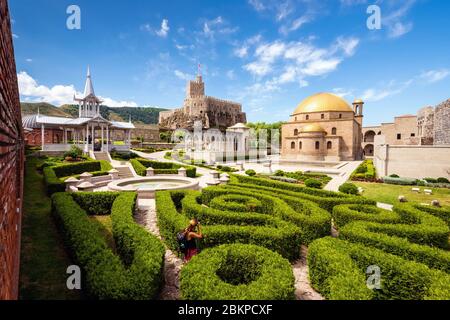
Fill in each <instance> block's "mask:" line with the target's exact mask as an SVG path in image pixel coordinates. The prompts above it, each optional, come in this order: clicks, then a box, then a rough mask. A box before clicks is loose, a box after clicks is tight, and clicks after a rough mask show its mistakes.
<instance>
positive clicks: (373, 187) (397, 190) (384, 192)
mask: <svg viewBox="0 0 450 320" xmlns="http://www.w3.org/2000/svg"><path fill="white" fill-rule="evenodd" d="M353 183H354V184H355V185H357V186H358V187H362V188H363V189H364V193H363V196H364V197H366V198H369V199H372V200H375V201H378V202H383V203H388V204H395V203H398V196H400V195H402V196H405V197H406V199H407V200H408V201H409V202H415V203H425V204H431V201H433V200H438V201H439V202H440V203H441V205H444V206H450V189H443V188H428V187H415V186H398V185H391V184H384V183H370V182H353ZM412 188H420V190H421V193H416V192H413V191H412V190H411V189H412ZM424 189H431V190H433V194H432V195H426V194H425V193H424V192H423V190H424Z"/></svg>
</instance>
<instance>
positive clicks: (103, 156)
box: [94, 152, 111, 162]
mask: <svg viewBox="0 0 450 320" xmlns="http://www.w3.org/2000/svg"><path fill="white" fill-rule="evenodd" d="M94 156H95V160H105V161H108V162H111V160H110V158H109V155H108V153H107V152H94Z"/></svg>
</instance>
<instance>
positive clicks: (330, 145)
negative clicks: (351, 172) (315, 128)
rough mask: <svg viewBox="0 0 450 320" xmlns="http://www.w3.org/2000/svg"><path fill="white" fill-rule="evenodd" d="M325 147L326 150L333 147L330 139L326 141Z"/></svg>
mask: <svg viewBox="0 0 450 320" xmlns="http://www.w3.org/2000/svg"><path fill="white" fill-rule="evenodd" d="M327 149H328V150H330V149H333V143H332V142H331V141H328V143H327Z"/></svg>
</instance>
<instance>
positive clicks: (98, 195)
mask: <svg viewBox="0 0 450 320" xmlns="http://www.w3.org/2000/svg"><path fill="white" fill-rule="evenodd" d="M118 196H119V193H117V192H76V193H73V194H72V197H73V199H74V200H75V201H76V202H77V203H78V205H79V206H80V207H81V208H82V209H83V210H84V211H86V213H87V214H89V215H109V214H110V213H111V208H112V205H113V203H114V201H115V200H116V198H117V197H118Z"/></svg>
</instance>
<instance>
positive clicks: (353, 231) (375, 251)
mask: <svg viewBox="0 0 450 320" xmlns="http://www.w3.org/2000/svg"><path fill="white" fill-rule="evenodd" d="M444 210H445V209H434V208H432V207H422V206H417V205H410V204H399V205H397V206H395V207H394V210H393V212H391V211H386V210H382V209H378V208H376V207H374V206H366V205H341V206H336V207H335V208H334V209H333V219H334V223H335V225H336V226H337V228H338V229H339V238H338V239H335V238H331V237H326V238H323V239H319V240H317V241H315V242H314V243H312V244H311V246H310V247H309V254H308V265H309V268H310V278H311V282H312V284H313V286H314V287H315V288H316V289H318V290H319V291H320V292H321V293H322V294H323V295H324V296H325V297H327V298H329V299H350V300H359V299H377V300H378V299H395V300H424V299H432V300H435V299H445V300H448V299H450V274H449V273H450V251H449V250H448V249H449V234H450V233H449V227H448V217H449V216H450V212H449V211H448V210H447V211H444ZM442 217H446V218H447V221H444V220H443V219H441V218H442ZM369 266H377V267H379V268H380V272H381V273H380V281H381V282H380V285H381V287H380V288H379V289H376V290H371V289H369V288H368V286H367V275H366V271H367V268H368V267H369Z"/></svg>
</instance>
